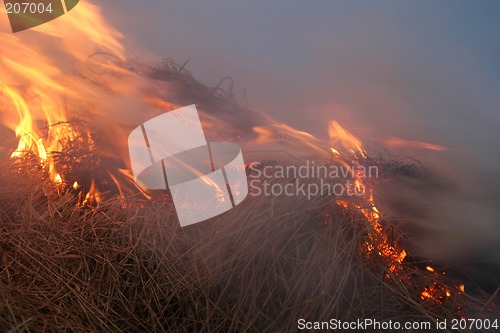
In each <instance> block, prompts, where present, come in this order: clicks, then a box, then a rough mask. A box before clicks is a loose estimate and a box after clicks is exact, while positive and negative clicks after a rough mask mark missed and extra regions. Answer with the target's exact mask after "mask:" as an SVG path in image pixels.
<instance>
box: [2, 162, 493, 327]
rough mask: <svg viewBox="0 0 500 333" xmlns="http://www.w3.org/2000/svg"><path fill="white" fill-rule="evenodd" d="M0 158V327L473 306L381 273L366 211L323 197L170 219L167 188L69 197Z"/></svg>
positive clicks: (411, 270)
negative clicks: (440, 298) (153, 195)
mask: <svg viewBox="0 0 500 333" xmlns="http://www.w3.org/2000/svg"><path fill="white" fill-rule="evenodd" d="M1 169H2V174H1V175H0V186H1V187H2V191H1V192H0V216H1V220H0V246H1V253H2V255H1V260H2V270H1V273H0V291H1V292H0V295H1V296H0V330H1V331H5V332H6V331H9V330H12V331H27V332H50V331H53V332H62V331H65V332H67V331H74V332H136V331H137V332H139V331H140V332H163V331H164V332H198V331H214V332H227V331H250V332H271V331H295V330H296V327H297V326H296V325H297V320H298V319H299V318H305V319H307V320H329V319H330V318H339V319H341V320H355V319H357V318H377V319H380V320H388V319H392V320H393V321H394V320H401V321H403V320H414V321H417V320H420V321H423V320H426V321H432V320H435V319H436V318H437V319H442V318H456V317H457V316H458V315H463V313H459V312H457V309H458V308H457V306H458V305H459V304H469V307H470V308H471V309H472V308H474V307H476V306H473V305H471V304H473V303H474V302H476V301H474V300H472V299H471V298H467V299H466V298H465V295H460V297H457V298H449V299H447V300H446V301H445V302H442V303H440V304H436V303H435V302H431V301H428V300H424V301H422V300H420V297H419V293H420V292H421V290H422V288H425V286H430V285H432V284H433V283H441V282H442V281H441V279H442V277H436V276H435V275H432V274H428V273H429V272H426V271H425V270H420V269H418V268H417V267H416V266H415V265H413V264H411V263H410V262H403V265H404V270H405V273H406V274H410V275H411V276H412V284H408V283H405V282H404V280H402V279H400V278H396V277H394V276H389V277H387V266H386V262H384V260H382V259H380V258H378V259H377V258H376V257H375V258H368V257H367V256H366V255H365V254H364V253H363V251H362V247H361V246H360V245H361V244H363V242H364V241H365V240H366V236H367V230H369V228H370V225H367V221H366V219H364V218H363V216H362V214H360V212H359V211H358V210H353V209H345V208H342V207H340V206H339V205H332V199H331V198H328V197H326V198H325V197H323V198H321V197H318V198H315V199H314V200H310V201H307V200H303V199H302V198H294V197H272V198H269V197H249V198H248V199H247V200H246V201H245V202H244V203H243V204H242V205H240V206H238V207H237V208H235V209H233V210H232V211H230V212H228V213H226V214H224V215H222V216H220V217H218V218H215V219H212V220H211V221H209V222H205V223H202V224H197V225H193V226H190V227H187V228H180V227H179V225H178V221H177V218H176V216H175V212H174V210H173V207H172V204H171V202H170V201H169V200H168V197H165V199H164V200H155V201H148V200H146V199H145V198H137V199H128V200H127V201H126V202H125V201H124V199H123V198H121V197H120V196H110V195H108V196H107V198H103V200H101V201H100V202H99V203H97V204H95V205H84V206H82V205H81V203H80V204H79V202H78V197H77V196H76V195H75V193H74V192H72V191H71V190H70V189H68V187H65V188H63V187H61V186H60V185H58V184H55V183H53V182H51V181H50V180H49V179H44V177H46V176H45V174H44V172H42V171H34V170H28V169H26V168H25V169H19V168H17V167H16V165H15V163H14V162H13V161H8V162H4V165H2V167H1ZM397 232H398V231H397V230H395V231H394V233H397ZM465 300H466V301H465ZM474 304H479V303H474ZM484 304H487V303H486V301H483V305H484ZM481 307H482V305H481V306H478V308H481ZM484 307H486V305H485V306H484ZM462 310H464V309H462ZM474 315H479V313H474Z"/></svg>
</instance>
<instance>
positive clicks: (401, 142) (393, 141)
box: [383, 137, 448, 151]
mask: <svg viewBox="0 0 500 333" xmlns="http://www.w3.org/2000/svg"><path fill="white" fill-rule="evenodd" d="M383 142H384V143H385V144H386V145H387V146H389V147H392V148H397V147H409V148H418V149H429V150H435V151H446V150H448V148H446V147H444V146H439V145H435V144H432V143H428V142H423V141H414V140H405V139H401V138H396V137H389V138H387V139H384V140H383Z"/></svg>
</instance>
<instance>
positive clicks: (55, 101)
mask: <svg viewBox="0 0 500 333" xmlns="http://www.w3.org/2000/svg"><path fill="white" fill-rule="evenodd" d="M1 22H3V23H0V25H2V28H3V29H4V30H8V28H7V27H6V26H4V25H6V24H7V22H6V20H2V21H1ZM120 38H121V35H120V34H119V33H118V32H117V31H115V30H114V29H113V28H111V27H110V26H108V24H107V23H106V22H105V21H104V19H103V17H102V16H101V14H100V10H99V8H98V7H97V6H95V5H93V4H91V3H89V2H83V3H81V4H80V5H79V6H78V10H75V11H71V12H70V13H68V14H67V15H64V16H62V17H60V18H59V19H57V20H54V21H53V22H51V23H50V24H45V25H41V26H39V27H36V28H34V29H32V30H29V31H25V32H23V34H22V36H21V37H18V36H17V35H14V34H7V33H5V34H1V35H0V45H2V47H1V49H0V111H1V118H0V120H1V122H2V124H4V125H5V126H6V127H8V128H9V129H11V130H12V131H13V132H14V133H15V136H16V137H17V140H18V141H17V146H15V147H12V153H11V158H13V159H20V158H24V157H28V156H35V157H37V158H38V160H39V163H40V165H41V166H42V168H43V169H44V170H45V171H46V172H47V174H48V176H49V177H50V179H51V180H52V181H53V182H54V183H56V184H62V183H63V182H64V181H65V180H64V176H63V174H62V173H61V170H58V167H57V166H56V158H55V156H56V155H58V154H61V153H63V152H64V149H65V147H64V145H63V144H62V142H63V141H65V140H66V141H73V140H75V139H76V138H77V137H78V136H79V135H81V133H78V132H77V131H76V130H75V129H74V128H73V125H72V117H70V115H69V113H70V111H71V112H73V111H74V110H70V109H69V108H70V106H68V103H69V101H73V104H74V105H81V104H83V103H80V102H79V101H81V100H93V99H96V97H97V96H95V93H94V91H95V89H93V87H92V86H91V85H92V84H91V83H89V82H88V81H86V80H82V79H81V77H79V76H78V75H76V74H78V73H80V72H81V68H79V67H78V66H80V67H83V66H84V64H87V65H88V57H89V55H91V54H92V53H94V52H96V51H97V50H99V51H103V52H108V53H110V54H113V55H114V56H115V57H117V58H118V59H124V54H123V52H124V48H123V46H122V45H121V43H120V41H119V39H120ZM101 65H102V66H101V67H103V68H109V67H110V66H111V65H110V64H109V63H105V64H101ZM115 67H116V66H115ZM89 137H90V136H89ZM70 183H71V182H70ZM75 184H77V183H76V182H75ZM94 187H95V186H94ZM74 188H75V189H77V188H78V185H74ZM90 196H91V197H92V196H93V195H90Z"/></svg>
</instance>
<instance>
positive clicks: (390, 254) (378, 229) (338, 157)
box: [329, 121, 465, 303]
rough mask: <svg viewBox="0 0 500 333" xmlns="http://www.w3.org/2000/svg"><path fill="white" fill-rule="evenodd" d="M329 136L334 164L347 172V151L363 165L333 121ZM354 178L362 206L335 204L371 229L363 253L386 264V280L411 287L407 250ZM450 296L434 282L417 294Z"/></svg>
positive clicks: (353, 142) (358, 147)
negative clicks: (389, 231) (352, 210)
mask: <svg viewBox="0 0 500 333" xmlns="http://www.w3.org/2000/svg"><path fill="white" fill-rule="evenodd" d="M329 134H330V139H331V142H332V144H334V145H338V147H335V148H334V147H331V148H330V149H331V152H332V153H333V156H334V157H335V161H337V162H340V163H341V164H342V165H344V166H345V167H348V168H350V164H349V163H347V162H346V160H345V159H347V158H348V157H349V155H344V154H342V153H340V151H339V149H343V150H344V151H347V154H350V157H352V159H353V160H354V161H355V163H357V164H358V165H361V163H363V162H364V161H366V159H367V155H366V153H365V151H364V149H363V146H362V143H361V141H360V140H359V139H357V138H356V137H355V136H353V135H352V134H351V133H349V132H348V131H347V130H345V129H344V128H342V127H341V126H340V124H339V123H337V122H335V121H332V122H331V123H330V126H329ZM337 148H338V149H337ZM353 174H354V175H356V179H355V180H354V186H356V187H358V188H359V187H364V188H367V189H368V193H366V195H365V196H364V198H363V199H364V201H365V204H355V203H350V202H348V201H345V200H341V199H339V200H337V204H338V205H339V206H341V207H343V208H348V207H354V208H356V209H357V210H358V211H359V212H360V213H361V214H362V215H363V216H364V218H365V219H366V221H367V222H368V223H369V225H370V227H371V228H370V231H369V232H368V235H367V238H366V241H365V242H364V243H363V248H364V252H365V254H366V255H367V256H369V257H371V256H378V257H379V258H382V259H384V260H385V262H386V264H387V270H388V271H389V273H388V274H386V277H387V278H390V277H391V274H393V275H394V276H396V277H399V279H400V280H401V281H407V283H409V284H411V283H412V282H411V279H410V277H409V276H407V275H406V274H405V270H404V266H403V262H404V261H405V259H406V257H407V252H406V250H404V249H400V248H398V247H397V245H395V244H393V243H392V242H391V240H390V238H389V236H388V234H387V232H386V231H385V230H384V227H383V226H382V223H381V218H382V217H381V213H380V211H379V209H378V208H377V206H376V204H375V198H374V191H373V189H372V188H371V187H370V186H369V184H365V183H364V179H363V177H362V175H359V174H358V173H353ZM426 270H427V271H428V272H430V273H432V274H435V275H437V274H438V273H436V270H435V269H434V268H433V267H431V266H427V267H426ZM464 291H465V288H464V286H463V285H460V286H457V287H456V290H455V293H456V294H460V293H463V292H464ZM452 295H453V290H452V289H451V288H449V287H448V286H446V285H443V284H440V283H438V282H436V281H435V282H433V283H432V285H430V286H425V287H424V288H423V290H422V291H421V293H420V298H421V299H422V300H423V301H425V300H432V301H434V302H436V303H442V302H443V301H444V300H445V299H447V298H450V297H452Z"/></svg>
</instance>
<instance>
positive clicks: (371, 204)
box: [0, 1, 465, 302]
mask: <svg viewBox="0 0 500 333" xmlns="http://www.w3.org/2000/svg"><path fill="white" fill-rule="evenodd" d="M4 21H5V20H4ZM0 24H1V23H0ZM3 24H6V22H5V23H3ZM4 28H5V27H4ZM121 37H122V36H121V34H120V33H118V32H117V31H116V30H114V29H113V28H111V27H110V26H109V25H108V24H107V23H106V22H105V21H104V19H103V17H102V16H101V14H100V11H99V8H98V7H96V6H95V5H92V4H90V3H89V2H88V1H87V2H82V3H80V4H79V7H78V10H74V11H71V12H70V13H68V14H66V15H64V16H63V17H61V18H59V19H57V20H55V21H53V22H51V24H46V25H42V26H39V27H37V28H35V29H32V30H30V31H26V32H24V33H23V36H22V39H21V38H20V37H17V36H16V35H13V34H2V35H0V44H1V45H2V49H1V50H0V111H1V119H0V120H1V121H2V123H3V124H4V125H6V126H7V127H8V128H9V129H10V130H12V132H13V133H15V136H16V138H17V145H16V147H13V151H12V153H11V158H12V159H21V158H24V157H27V156H32V155H34V156H36V158H37V159H38V160H39V163H40V165H41V166H42V168H43V169H44V170H45V171H46V173H47V174H48V176H49V177H50V179H51V180H52V181H53V182H54V183H56V184H71V183H72V182H73V186H72V187H73V189H74V190H79V189H88V192H86V193H80V197H79V198H80V200H81V203H82V204H98V203H99V202H100V201H101V200H102V196H103V194H102V193H101V191H99V189H98V188H97V184H96V182H95V180H94V179H92V180H91V181H90V182H82V183H81V184H80V183H79V182H78V181H77V180H75V179H68V178H67V177H66V174H65V173H64V172H62V170H58V167H57V163H56V158H55V156H56V155H58V154H61V153H63V152H64V150H65V145H64V144H63V143H62V142H63V141H65V140H66V141H70V142H71V141H75V140H78V138H79V136H81V135H82V132H81V130H77V129H76V128H75V126H74V125H73V123H72V121H73V119H72V117H71V115H73V114H78V112H77V111H80V112H82V110H79V109H78V107H75V105H77V106H80V105H82V104H83V105H84V104H85V103H87V101H90V103H94V104H93V108H100V109H101V110H100V111H101V114H105V113H106V112H107V111H108V108H109V109H111V108H115V107H116V105H114V101H116V99H114V98H116V96H120V99H124V100H125V102H126V101H127V98H128V97H127V96H129V95H134V94H133V93H132V92H135V91H137V90H140V89H139V87H141V86H140V83H137V82H136V81H140V78H139V77H138V76H134V80H133V81H134V82H135V83H131V82H130V81H128V80H127V78H128V76H127V75H129V74H130V73H128V72H127V71H126V70H125V69H123V68H122V67H120V66H119V65H117V64H116V61H124V60H125V55H124V52H125V51H124V47H123V46H122V44H121V42H120V39H121ZM92 54H98V55H101V56H104V57H110V58H112V59H114V61H107V62H100V63H99V64H98V65H96V64H94V63H93V62H92V61H91V60H90V58H89V55H92ZM108 71H112V72H113V73H115V74H117V75H118V74H119V75H124V77H123V78H122V79H121V80H120V83H116V84H114V85H113V86H109V87H108V86H106V88H108V90H110V91H111V92H112V93H115V94H116V95H103V94H105V93H101V92H98V91H97V90H98V89H95V85H96V84H102V85H105V83H106V82H105V79H104V78H103V77H105V76H104V75H103V73H106V72H108ZM82 72H84V73H85V75H88V77H86V78H88V80H83V79H82V78H81V77H82V76H84V75H83V74H82ZM130 75H132V74H130ZM110 96H111V97H110ZM136 99H142V100H141V101H140V102H142V103H144V104H148V103H149V104H153V105H155V106H159V107H164V108H169V107H171V104H169V103H168V102H165V101H163V100H162V99H160V98H153V97H151V96H142V97H140V98H136ZM68 101H69V102H70V103H69V104H68ZM71 102H72V103H71ZM125 102H124V103H125ZM134 102H137V103H138V101H137V100H134ZM85 111H86V110H83V112H84V113H85ZM115 118H116V117H115ZM112 120H113V121H116V119H114V118H113V119H112ZM253 132H254V133H255V134H256V142H257V143H263V144H267V143H269V142H273V141H276V142H281V143H285V144H290V145H293V146H294V147H295V146H297V145H300V146H302V147H305V148H306V149H307V150H308V151H312V152H315V153H321V154H325V153H327V152H328V154H330V152H331V154H332V160H334V162H335V163H340V164H342V165H343V166H344V167H346V168H349V169H351V168H353V167H356V166H362V163H364V162H366V161H367V158H368V157H367V155H366V152H365V150H364V149H363V144H362V142H361V141H360V140H359V139H358V138H356V137H355V136H354V135H353V134H351V133H350V132H349V131H347V130H345V129H344V128H343V127H342V126H341V125H340V124H339V123H338V122H336V121H332V122H330V124H329V126H328V134H329V136H330V141H331V146H330V147H325V144H324V142H323V140H320V139H318V138H316V137H315V136H313V135H311V134H309V133H307V132H304V131H298V130H296V129H294V128H292V127H290V126H287V125H285V124H279V123H272V124H271V125H270V126H268V127H263V126H256V127H254V128H253ZM86 134H87V136H86V138H87V141H90V142H92V135H90V133H86ZM388 144H389V145H393V146H397V145H403V144H404V145H408V146H413V147H419V148H426V149H433V150H444V149H445V148H444V147H441V146H437V145H432V144H429V143H422V142H415V141H405V140H402V139H395V138H392V139H391V140H389V141H388ZM328 148H329V149H328ZM113 153H114V152H113ZM351 159H353V160H354V162H355V165H354V166H352V164H351V163H349V162H350V160H351ZM353 171H354V170H353ZM116 172H117V173H118V174H120V175H122V176H123V177H125V178H126V179H130V180H131V183H132V184H135V182H133V177H132V176H131V174H130V171H127V170H123V169H118V170H116ZM353 173H354V174H356V177H355V179H354V182H353V184H354V186H355V187H356V189H357V190H358V191H360V190H361V189H363V188H367V189H368V192H367V193H366V195H365V196H364V197H363V198H362V199H363V200H362V201H363V203H354V202H348V201H345V200H340V199H339V200H337V201H336V203H337V204H338V205H339V206H341V207H344V208H348V207H353V208H355V209H356V210H357V211H359V212H360V214H361V215H362V216H363V217H364V219H365V220H366V221H367V222H368V224H369V227H370V228H369V232H368V234H367V237H366V239H365V241H364V243H363V244H362V248H363V250H364V252H365V254H366V255H367V256H369V257H374V256H377V257H379V258H382V259H384V260H385V263H386V267H387V271H388V273H387V275H386V276H389V277H391V276H398V277H400V278H404V269H403V263H404V261H405V259H406V257H407V252H406V250H404V249H401V248H399V247H398V246H397V245H396V244H394V243H393V242H392V241H391V239H390V237H389V236H388V233H387V232H386V230H385V229H384V227H383V223H382V216H381V213H380V211H379V209H378V207H377V206H376V200H375V198H374V191H373V189H372V188H371V187H370V184H367V183H366V182H365V181H364V179H363V177H362V175H359V174H358V173H357V172H353ZM115 175H116V174H113V173H110V174H109V176H110V178H111V179H112V182H113V183H114V184H115V185H116V187H117V189H118V191H119V192H120V195H121V196H123V193H124V191H123V189H122V186H121V184H120V181H119V180H118V179H117V178H116V176H115ZM203 179H204V181H206V182H207V183H209V184H211V185H213V186H214V187H216V186H217V184H212V183H211V181H210V179H205V178H203ZM89 183H90V186H88V185H87V184H89ZM137 190H138V191H140V193H142V194H143V195H144V196H145V197H147V198H151V197H150V196H149V195H148V194H146V193H144V191H142V190H141V189H140V188H139V187H137ZM220 193H222V191H220ZM220 200H224V196H221V197H220ZM427 271H428V272H430V273H432V274H436V272H435V270H434V268H432V267H430V266H429V267H427ZM405 279H406V278H405ZM457 289H458V292H459V293H460V292H462V293H463V292H464V291H465V288H464V286H463V285H461V286H458V287H457ZM451 296H452V290H451V289H450V288H448V287H446V286H442V285H440V284H438V283H434V284H433V285H431V286H426V287H425V288H424V289H423V290H422V291H421V294H420V298H421V299H422V300H427V299H432V300H435V301H438V302H441V301H442V300H443V299H444V298H446V297H451Z"/></svg>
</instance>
